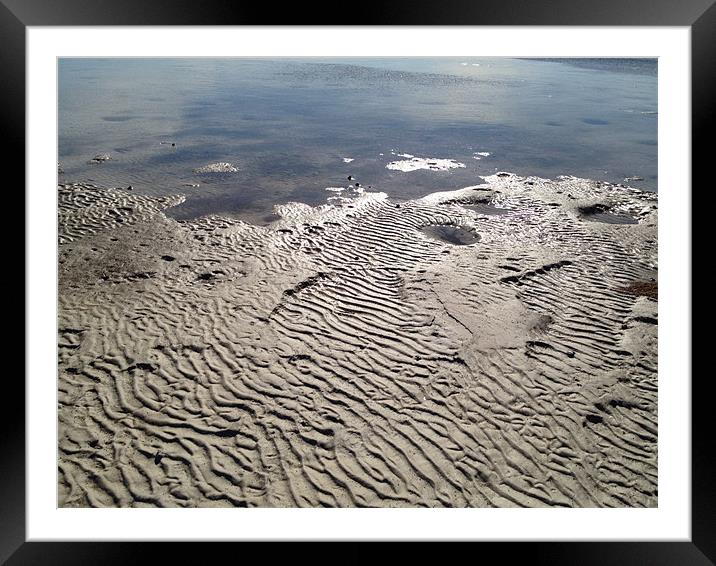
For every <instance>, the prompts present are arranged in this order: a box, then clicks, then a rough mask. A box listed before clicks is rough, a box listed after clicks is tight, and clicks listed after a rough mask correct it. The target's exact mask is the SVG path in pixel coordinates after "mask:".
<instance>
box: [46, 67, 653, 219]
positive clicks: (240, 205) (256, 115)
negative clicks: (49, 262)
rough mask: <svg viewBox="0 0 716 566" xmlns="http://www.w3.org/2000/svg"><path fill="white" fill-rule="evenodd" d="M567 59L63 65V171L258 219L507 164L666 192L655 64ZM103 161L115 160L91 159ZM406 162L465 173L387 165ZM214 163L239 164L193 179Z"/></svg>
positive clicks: (410, 189) (179, 210) (425, 187)
mask: <svg viewBox="0 0 716 566" xmlns="http://www.w3.org/2000/svg"><path fill="white" fill-rule="evenodd" d="M580 62H581V63H580ZM564 63H565V62H564V61H563V62H555V61H544V60H529V59H528V60H525V59H507V58H480V59H478V58H432V59H423V58H404V59H387V58H371V59H342V58H341V59H201V58H192V59H62V60H61V61H60V63H59V88H58V96H59V140H58V143H59V148H58V154H59V161H60V163H61V165H62V169H63V170H64V174H63V175H61V177H60V178H61V180H62V181H94V182H97V183H99V184H102V185H106V186H127V185H130V184H131V185H132V186H133V188H134V190H135V191H136V192H138V193H140V194H149V195H153V196H160V195H166V194H174V193H183V194H185V195H187V200H186V202H185V203H184V204H182V205H181V206H179V207H176V208H174V209H171V212H170V214H171V215H173V216H174V217H176V218H192V217H195V216H199V215H202V214H208V213H221V214H231V215H236V216H239V217H241V218H244V219H247V220H249V221H252V222H256V223H266V221H267V220H266V219H267V218H271V217H272V216H271V212H272V209H273V206H274V205H275V204H280V203H285V202H289V201H300V202H305V203H308V204H313V205H315V204H321V203H324V202H326V199H327V198H329V197H331V196H332V195H335V193H332V192H328V191H326V190H325V189H326V188H327V187H333V188H336V187H343V186H347V185H348V184H351V182H355V181H359V182H360V183H361V184H362V186H363V187H364V188H365V190H372V191H383V192H386V193H388V194H389V195H390V196H391V197H393V198H396V199H408V198H415V197H419V196H422V195H425V194H428V193H431V192H434V191H436V190H448V189H454V188H459V187H463V186H467V185H471V184H475V182H476V177H477V176H479V175H487V174H492V173H494V172H495V171H500V170H507V171H512V172H515V173H518V174H525V175H538V176H542V177H555V176H557V175H563V174H567V175H576V176H580V177H588V178H594V179H601V180H605V181H610V182H623V180H624V179H625V178H627V177H640V178H643V179H644V180H643V181H638V182H633V183H632V184H633V185H634V186H637V187H640V188H645V189H647V190H652V191H655V190H657V145H656V142H657V120H658V114H657V76H656V61H655V60H650V61H641V62H639V63H638V64H635V63H634V61H628V60H609V59H599V60H595V61H593V62H592V63H590V62H589V61H586V62H585V61H584V60H574V61H566V63H568V64H564ZM172 144H175V145H172ZM105 152H106V153H109V154H110V155H111V160H109V161H104V162H101V163H97V162H91V161H90V160H91V159H92V158H93V157H94V156H95V155H97V154H100V153H105ZM401 154H403V155H409V156H411V158H412V157H417V158H425V159H426V160H430V161H435V160H442V159H445V160H448V159H450V160H454V161H456V162H458V163H460V164H462V165H464V167H450V168H446V169H444V170H443V169H440V170H436V169H430V168H428V169H418V170H411V171H403V170H396V169H388V168H387V167H386V165H388V164H389V163H391V162H396V161H400V160H402V159H409V158H405V157H400V155H401ZM485 154H489V155H485ZM349 160H352V161H349ZM212 163H229V164H231V165H233V166H235V167H236V168H237V169H238V171H237V172H235V173H206V174H201V173H196V172H194V170H195V169H197V168H200V167H203V166H206V165H209V164H212ZM349 175H351V176H353V177H355V179H354V180H353V181H348V180H347V177H348V176H349ZM196 185H198V186H196Z"/></svg>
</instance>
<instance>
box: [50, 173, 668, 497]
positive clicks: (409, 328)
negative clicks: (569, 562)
mask: <svg viewBox="0 0 716 566" xmlns="http://www.w3.org/2000/svg"><path fill="white" fill-rule="evenodd" d="M58 192H59V206H60V210H59V241H60V246H59V321H58V325H59V338H58V340H59V360H58V361H59V382H58V383H59V394H58V401H59V409H58V418H59V432H58V434H59V438H58V442H59V462H58V466H59V472H58V484H59V501H58V503H59V505H60V506H62V507H77V506H98V507H108V506H109V507H114V506H121V507H129V506H134V507H146V506H151V507H154V506H166V507H176V506H178V507H194V506H226V507H233V506H281V507H295V506H310V507H314V506H315V507H318V506H330V507H332V506H341V507H365V506H371V507H391V506H394V507H401V506H409V507H415V506H421V507H443V506H451V507H466V506H475V507H484V506H494V507H514V506H520V507H540V506H559V507H597V506H606V507H624V506H635V507H654V506H656V505H657V371H656V361H657V355H656V354H657V352H656V346H657V342H656V337H657V326H658V324H657V321H658V315H657V302H656V278H657V226H656V224H657V199H656V196H655V195H653V194H650V193H643V192H641V191H637V190H633V189H628V188H625V187H621V186H614V185H608V184H605V183H596V182H593V181H587V180H583V179H575V178H560V179H557V180H553V181H549V180H543V179H537V178H521V177H517V176H514V175H510V174H507V173H499V174H497V175H494V176H491V177H487V178H486V179H485V182H484V184H481V185H477V186H474V187H468V188H466V189H463V190H460V191H453V192H445V193H436V194H433V195H429V196H427V197H425V198H422V199H417V200H413V201H409V202H401V203H395V202H393V201H391V200H390V199H389V198H387V197H386V195H383V194H371V193H370V192H366V193H364V194H361V195H358V196H356V197H355V198H353V199H351V200H350V201H348V202H342V203H340V204H336V205H324V206H321V207H315V208H312V207H309V206H306V205H299V204H293V205H282V206H280V207H277V208H276V212H277V214H279V215H280V219H279V220H278V221H277V222H275V223H273V224H272V225H270V226H267V227H258V226H252V225H249V224H246V223H244V222H241V221H238V220H235V219H229V218H221V217H217V216H212V217H206V218H202V219H198V220H194V221H187V222H177V221H175V220H172V219H170V218H167V217H166V216H165V215H164V214H163V212H162V211H163V210H164V209H166V208H167V207H170V206H173V205H176V204H178V203H179V202H181V201H182V199H183V197H181V196H176V197H171V198H163V199H157V198H149V197H145V196H141V195H138V194H136V193H134V192H128V191H126V190H122V189H103V188H100V187H95V186H91V185H85V184H76V185H62V186H60V187H58ZM468 207H473V208H474V209H471V208H468ZM481 207H482V208H481ZM590 207H591V208H590ZM491 210H499V211H500V213H499V214H497V213H489V212H490V211H491ZM585 210H587V211H589V210H595V211H598V214H607V213H609V211H614V212H615V213H616V214H628V215H630V216H631V217H633V218H635V219H636V221H637V223H636V224H620V223H609V222H600V221H594V220H593V219H591V220H588V219H587V218H586V217H585V216H587V214H585V212H584V211H585ZM484 211H488V212H487V213H486V212H484ZM430 226H433V227H441V226H442V227H444V226H449V227H451V232H450V233H451V234H453V235H454V234H455V233H456V231H455V230H456V228H460V230H461V231H464V232H469V233H471V234H477V235H479V239H478V238H475V242H474V243H466V242H462V241H460V242H458V243H459V244H464V245H455V244H453V243H451V242H449V241H445V240H444V239H441V238H440V237H435V236H436V235H437V236H439V235H440V234H441V233H445V231H444V230H442V229H438V228H435V229H430V230H428V232H429V233H425V230H426V229H428V227H430ZM460 233H462V232H460ZM429 234H432V235H429Z"/></svg>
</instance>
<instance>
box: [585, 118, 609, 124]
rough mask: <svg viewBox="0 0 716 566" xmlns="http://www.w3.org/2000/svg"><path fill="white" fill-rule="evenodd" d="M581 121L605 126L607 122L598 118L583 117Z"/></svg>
mask: <svg viewBox="0 0 716 566" xmlns="http://www.w3.org/2000/svg"><path fill="white" fill-rule="evenodd" d="M582 122H584V123H585V124H589V125H590V126H606V125H607V124H609V122H607V121H606V120H601V119H599V118H583V119H582Z"/></svg>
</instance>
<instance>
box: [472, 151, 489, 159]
mask: <svg viewBox="0 0 716 566" xmlns="http://www.w3.org/2000/svg"><path fill="white" fill-rule="evenodd" d="M490 155H492V154H491V153H490V152H489V151H476V152H475V153H473V154H472V158H473V159H482V158H483V157H490Z"/></svg>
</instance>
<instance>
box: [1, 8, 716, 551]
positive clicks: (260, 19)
mask: <svg viewBox="0 0 716 566" xmlns="http://www.w3.org/2000/svg"><path fill="white" fill-rule="evenodd" d="M714 2H715V0H680V1H675V0H651V1H649V0H631V1H628V0H601V1H591V2H588V1H585V0H557V1H551V2H546V1H542V2H538V1H534V0H533V1H529V0H527V1H525V0H522V1H520V0H491V1H470V0H442V1H441V2H439V3H436V2H428V1H426V0H412V1H408V0H396V1H393V2H390V3H386V4H385V5H383V6H381V5H376V4H370V3H369V2H360V3H355V4H354V5H351V6H350V10H349V11H346V12H345V15H344V16H341V17H339V16H338V15H337V14H338V12H334V11H331V10H328V9H327V7H326V6H327V5H326V4H325V3H316V4H315V5H313V6H309V5H306V4H303V3H300V4H299V3H296V4H293V5H289V4H285V5H282V6H281V7H280V8H277V5H272V4H269V3H248V2H244V1H243V0H238V1H235V2H229V1H226V0H212V1H203V2H202V1H196V0H195V1H192V2H190V1H188V0H131V1H130V0H124V1H122V0H89V1H88V0H54V1H53V0H0V76H1V77H2V88H0V116H1V117H2V118H1V122H0V123H1V124H2V130H1V131H2V132H3V133H4V137H5V140H6V141H9V143H8V144H7V146H6V149H5V150H4V155H3V157H4V161H5V163H6V164H12V166H11V167H9V168H8V167H7V166H6V167H5V168H4V169H6V170H7V169H9V174H12V173H16V174H17V179H16V182H15V184H14V186H15V187H20V186H22V187H24V186H25V178H24V167H21V166H20V164H21V163H25V155H24V152H25V144H24V140H25V94H26V93H25V50H26V46H25V37H26V28H27V27H28V26H84V25H95V26H96V25H107V26H118V25H227V24H230V25H286V24H292V25H308V24H310V25H317V24H323V25H436V24H437V25H470V26H476V25H567V26H585V25H589V26H607V25H609V26H624V25H629V26H687V27H690V28H691V38H692V45H691V56H692V149H693V156H692V186H699V185H704V187H703V188H704V189H706V190H708V188H710V183H708V182H707V181H708V180H709V179H708V177H707V175H709V170H708V165H709V161H711V160H712V159H713V157H711V156H709V157H708V158H707V153H706V151H707V148H708V147H709V143H708V141H710V140H709V138H711V137H713V134H712V132H713V131H714V126H715V124H714V122H715V120H714V115H715V112H714V108H715V107H716V105H715V104H714V101H716V73H715V72H714V70H716V40H715V39H714V38H716V5H715V4H714ZM707 159H708V160H707ZM681 190H684V191H690V190H691V187H683V188H681ZM17 193H18V194H17V195H16V198H18V200H19V201H20V202H19V203H18V206H19V207H20V209H21V210H23V211H24V210H25V208H24V198H22V197H21V196H19V195H20V194H22V191H17ZM692 196H693V191H692ZM701 214H705V213H704V212H701ZM695 224H696V219H695V218H692V225H695ZM23 233H24V231H23ZM692 239H693V237H692ZM694 243H696V241H695V239H694ZM15 245H17V244H15ZM17 247H18V248H19V246H17ZM21 261H24V260H21ZM16 271H17V272H19V269H16ZM24 283H26V281H24V276H23V287H24ZM23 296H26V295H24V290H23ZM23 328H24V324H23ZM23 336H24V337H25V340H32V336H25V334H24V333H23ZM705 339H706V338H697V337H696V335H694V341H698V340H702V341H703V340H705ZM26 343H27V342H25V344H26ZM703 345H704V346H705V344H703ZM692 351H694V352H696V351H699V348H693V345H692ZM10 375H12V381H13V382H14V385H10V386H8V387H9V389H8V394H9V395H11V399H13V401H12V402H6V403H4V404H3V410H2V411H0V419H2V426H0V435H2V436H1V437H0V438H1V444H2V446H3V447H4V451H3V453H2V464H1V471H2V473H1V475H0V477H2V480H1V483H0V490H1V493H2V496H1V497H0V562H2V563H7V564H11V565H21V564H22V565H26V564H48V563H50V564H78V563H79V564H85V563H87V564H102V565H104V564H107V563H111V564H113V563H118V564H119V563H122V564H126V563H129V562H142V563H143V562H145V561H146V562H149V561H151V562H156V561H157V560H158V558H157V557H159V556H161V557H162V560H170V559H171V558H170V556H172V555H175V556H176V557H177V558H178V560H179V563H207V562H209V561H211V560H213V559H215V558H214V557H213V554H214V553H215V552H216V550H218V551H219V552H222V551H223V550H224V549H225V548H226V546H227V545H211V548H209V546H208V545H205V544H204V545H201V544H183V545H178V546H177V545H168V544H165V543H133V542H123V543H80V542H46V543H39V542H25V519H26V515H25V434H24V431H25V405H24V403H21V402H20V399H24V398H25V388H24V384H23V382H22V380H20V379H18V374H17V373H13V372H11V374H6V375H5V379H6V380H10ZM693 376H694V378H693V379H692V381H691V386H692V409H693V413H692V448H691V454H692V501H691V509H692V518H691V528H692V535H691V540H690V541H689V542H668V541H664V542H581V543H573V542H570V543H560V542H540V543H513V542H505V543H482V544H483V547H487V548H489V549H490V550H497V551H498V552H500V554H501V559H500V560H501V561H502V562H504V561H505V559H507V560H508V561H515V562H517V561H519V562H524V561H528V562H529V563H545V564H599V565H604V564H664V565H667V564H668V565H672V564H679V565H682V564H713V563H714V562H716V536H714V535H715V533H716V521H715V520H714V519H715V517H716V495H715V494H716V491H715V490H714V487H713V481H712V478H714V477H716V457H715V456H714V445H713V440H712V437H711V434H710V433H711V431H712V430H713V425H712V420H711V413H712V411H713V409H712V407H711V406H710V405H711V404H712V403H711V401H710V399H711V398H710V396H709V395H708V394H707V392H708V388H709V381H710V374H709V373H705V372H702V373H701V374H697V373H695V372H694V373H693ZM670 377H671V378H679V379H684V380H686V379H689V378H691V376H670ZM6 401H7V400H6ZM352 544H353V545H354V547H355V548H354V551H353V552H352V553H350V556H351V557H352V558H353V559H354V560H356V561H357V560H360V559H361V557H363V558H365V557H367V556H368V554H369V553H371V554H372V550H371V549H372V547H371V546H370V545H359V544H358V543H352ZM231 548H232V549H234V548H235V546H234V545H232V546H231ZM284 548H285V549H287V552H291V553H292V554H293V553H295V552H296V551H295V550H289V549H288V546H285V547H284ZM462 550H464V549H458V552H462ZM271 552H272V553H274V554H273V555H272V556H273V557H274V558H280V557H281V556H280V555H276V554H275V550H272V551H271ZM420 552H421V553H423V552H424V551H423V550H420ZM480 552H483V549H482V548H481V549H480ZM333 554H334V553H333V552H328V553H326V554H325V556H326V557H327V558H329V559H330V556H332V555H333ZM285 556H290V555H288V554H286V555H285ZM481 557H484V555H481ZM294 558H295V556H294ZM315 558H316V555H313V556H312V559H315ZM236 559H241V557H239V556H236ZM319 559H320V557H319Z"/></svg>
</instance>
